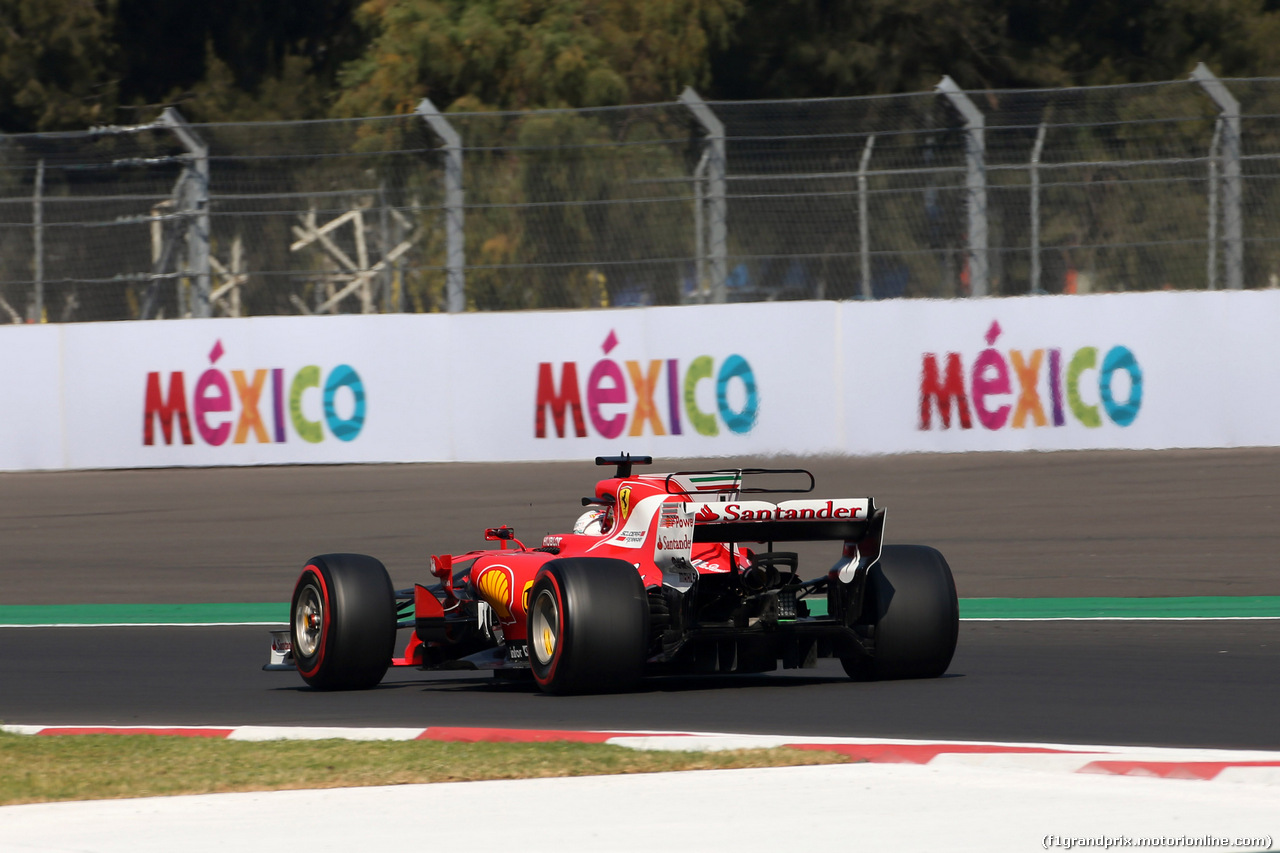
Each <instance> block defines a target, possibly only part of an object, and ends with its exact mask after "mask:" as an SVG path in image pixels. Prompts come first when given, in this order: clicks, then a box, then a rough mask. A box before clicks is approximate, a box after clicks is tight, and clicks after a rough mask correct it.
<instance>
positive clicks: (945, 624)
mask: <svg viewBox="0 0 1280 853" xmlns="http://www.w3.org/2000/svg"><path fill="white" fill-rule="evenodd" d="M856 621H857V622H858V623H859V624H862V625H866V626H870V627H871V628H872V631H871V635H872V638H873V640H874V652H873V654H872V656H871V657H870V658H867V657H864V656H850V657H845V658H842V659H841V662H842V663H843V664H844V669H845V672H847V673H848V674H849V675H850V677H852V678H858V679H889V678H936V677H938V676H940V675H942V674H943V673H944V672H946V671H947V667H948V666H950V665H951V656H952V655H953V654H955V650H956V637H957V635H958V634H959V631H960V607H959V602H958V600H957V598H956V585H955V581H954V580H953V579H952V577H951V568H950V567H949V566H948V565H947V561H946V560H945V559H944V558H943V556H942V554H940V553H939V552H937V551H935V550H934V549H933V548H927V547H924V546H922V545H886V546H885V547H884V550H883V551H882V552H881V554H880V561H879V562H878V563H876V564H875V565H874V566H872V567H871V570H870V572H869V573H868V574H867V582H866V587H865V590H864V594H863V600H862V608H861V614H860V615H859V617H858V619H857V620H856Z"/></svg>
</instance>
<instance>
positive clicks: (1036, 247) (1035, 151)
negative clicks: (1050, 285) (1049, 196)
mask: <svg viewBox="0 0 1280 853" xmlns="http://www.w3.org/2000/svg"><path fill="white" fill-rule="evenodd" d="M1047 130H1048V125H1047V124H1045V123H1044V122H1040V129H1039V130H1037V131H1036V144H1035V145H1033V146H1032V148H1031V165H1030V166H1029V167H1028V168H1029V169H1030V170H1031V292H1032V293H1044V288H1043V287H1041V286H1040V154H1041V152H1043V151H1044V135H1045V132H1046V131H1047Z"/></svg>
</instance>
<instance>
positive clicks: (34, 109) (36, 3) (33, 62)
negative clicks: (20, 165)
mask: <svg viewBox="0 0 1280 853" xmlns="http://www.w3.org/2000/svg"><path fill="white" fill-rule="evenodd" d="M113 13H114V2H113V0H102V2H95V0H3V2H0V132H6V133H17V132H22V131H32V130H63V129H67V128H82V127H87V126H89V125H93V124H104V123H107V122H110V121H111V120H112V119H113V118H114V112H113V111H114V107H115V103H116V83H115V80H114V78H113V76H112V74H111V64H112V60H113V59H114V57H115V53H116V51H115V45H114V44H113V43H112V41H111V38H110V31H111V22H112V15H113Z"/></svg>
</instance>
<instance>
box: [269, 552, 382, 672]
mask: <svg viewBox="0 0 1280 853" xmlns="http://www.w3.org/2000/svg"><path fill="white" fill-rule="evenodd" d="M289 614H290V618H289V622H290V635H291V638H292V640H293V657H294V660H295V661H296V662H297V665H298V673H299V674H300V675H301V676H302V678H303V680H304V681H306V682H307V684H309V685H311V686H312V687H314V688H316V689H317V690H365V689H367V688H370V687H373V686H375V685H376V684H377V683H378V682H380V681H381V680H382V676H383V675H385V674H386V672H387V668H388V667H389V666H390V665H391V657H392V654H393V652H394V649H395V642H396V593H395V589H394V587H392V585H391V577H390V576H389V575H388V574H387V570H386V568H385V567H383V565H382V563H381V562H379V561H378V560H375V559H374V558H373V557H366V556H364V555H363V554H324V555H322V556H319V557H314V558H312V559H311V560H310V561H308V562H307V567H306V568H305V569H303V570H302V574H301V575H300V576H299V577H298V583H297V584H296V585H295V586H294V589H293V602H292V605H291V607H290V610H289Z"/></svg>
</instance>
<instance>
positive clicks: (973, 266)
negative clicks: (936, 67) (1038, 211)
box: [936, 75, 989, 296]
mask: <svg viewBox="0 0 1280 853" xmlns="http://www.w3.org/2000/svg"><path fill="white" fill-rule="evenodd" d="M936 91H937V92H938V93H939V94H941V95H943V96H945V97H946V99H947V100H948V101H949V102H950V103H951V106H952V107H954V108H955V110H956V112H958V113H960V116H961V117H962V118H963V119H964V124H965V173H966V176H965V187H966V189H967V193H966V196H967V199H966V206H967V207H968V210H969V292H970V294H971V295H973V296H986V295H987V292H988V287H987V281H988V278H989V275H988V272H987V170H986V162H985V160H986V142H985V139H984V131H985V130H986V119H985V118H984V117H983V115H982V112H981V111H980V110H979V109H978V108H977V107H976V106H974V103H973V101H971V100H969V96H968V95H966V94H965V93H964V90H963V89H961V88H960V86H959V85H957V84H956V81H954V80H952V79H951V78H950V77H949V76H946V75H943V77H942V80H941V81H940V82H939V83H938V85H937V88H936Z"/></svg>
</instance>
